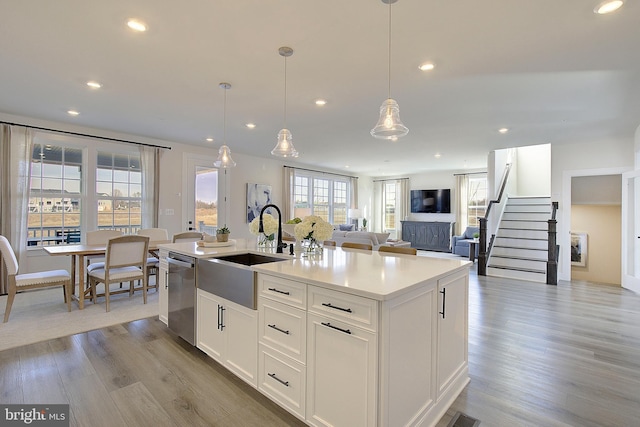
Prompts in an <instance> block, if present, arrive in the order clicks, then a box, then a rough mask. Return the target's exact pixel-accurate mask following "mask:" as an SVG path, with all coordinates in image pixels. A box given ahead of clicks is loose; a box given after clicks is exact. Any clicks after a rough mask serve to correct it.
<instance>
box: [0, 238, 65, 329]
mask: <svg viewBox="0 0 640 427" xmlns="http://www.w3.org/2000/svg"><path fill="white" fill-rule="evenodd" d="M0 252H1V253H2V259H4V263H5V266H6V268H7V270H6V271H7V277H8V283H7V285H8V286H7V306H6V308H5V310H4V323H7V322H8V321H9V314H11V306H12V305H13V300H14V298H15V296H16V293H17V292H18V291H26V290H29V289H38V288H48V287H52V286H62V289H63V295H64V301H65V303H66V304H67V311H71V275H70V274H69V272H68V271H67V270H49V271H41V272H38V273H25V274H18V268H19V267H18V260H17V258H16V254H15V253H14V252H13V249H12V248H11V245H10V244H9V241H8V240H7V238H6V237H4V236H0ZM0 262H2V260H0Z"/></svg>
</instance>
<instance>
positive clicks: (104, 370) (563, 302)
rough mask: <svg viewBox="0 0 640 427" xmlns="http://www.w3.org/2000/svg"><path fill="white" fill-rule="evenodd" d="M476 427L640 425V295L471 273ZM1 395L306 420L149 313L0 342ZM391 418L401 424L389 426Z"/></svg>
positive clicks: (202, 421)
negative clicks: (11, 344)
mask: <svg viewBox="0 0 640 427" xmlns="http://www.w3.org/2000/svg"><path fill="white" fill-rule="evenodd" d="M469 302H470V309H469V362H470V376H471V382H470V384H469V385H468V386H467V387H466V389H465V390H464V391H463V393H462V394H461V395H460V397H459V398H458V399H457V400H456V401H455V403H454V405H453V406H452V408H451V409H450V410H449V411H448V413H447V415H445V416H444V417H443V419H442V420H441V421H440V422H439V423H438V426H439V427H445V426H446V425H447V424H448V422H449V420H450V419H451V417H452V416H453V415H454V413H455V411H461V412H464V413H465V414H467V415H469V416H471V417H474V418H478V419H479V420H480V421H481V422H482V424H481V426H487V427H488V426H536V427H538V426H545V427H546V426H636V425H639V423H640V421H638V420H640V297H639V296H637V295H634V294H633V293H631V292H628V291H625V290H623V289H621V288H619V287H613V286H607V285H596V284H589V283H578V282H573V283H561V284H560V285H559V286H557V287H553V286H547V285H543V284H536V283H528V282H519V281H513V280H502V279H496V278H484V277H480V278H478V277H476V275H475V273H473V274H472V275H471V280H470V298H469ZM0 402H3V403H70V405H71V415H72V418H71V425H72V426H92V427H93V426H100V425H105V426H151V425H153V426H165V425H170V426H184V425H202V426H284V425H291V426H295V425H303V424H302V423H301V422H300V421H298V420H297V419H296V418H294V417H292V416H290V415H289V414H287V413H286V412H285V411H284V410H282V409H280V408H279V407H278V406H277V405H275V404H273V403H271V402H270V401H269V400H268V399H266V398H264V397H263V396H262V395H261V394H260V393H259V392H257V391H255V390H253V389H252V388H251V387H249V386H247V385H245V384H244V383H243V382H242V381H240V380H238V379H237V378H235V377H234V376H233V375H232V374H230V373H228V372H227V371H226V370H225V369H224V368H222V367H220V366H219V365H218V364H217V363H215V362H213V361H212V360H211V359H209V358H208V357H207V356H206V355H204V354H203V353H202V352H200V351H199V350H197V349H195V348H193V347H191V346H190V345H188V344H186V343H185V342H184V341H182V340H181V339H180V338H178V337H176V336H175V335H174V334H173V333H171V332H170V331H168V330H167V328H166V327H165V326H164V324H162V323H160V322H159V321H158V320H157V319H153V318H149V319H143V320H139V321H134V322H130V323H125V324H123V325H118V326H112V327H108V328H104V329H98V330H95V331H91V332H86V333H82V334H78V335H73V336H68V337H63V338H57V339H53V340H50V341H46V342H41V343H37V344H32V345H28V346H24V347H18V348H14V349H11V350H5V351H2V352H0ZM391 427H395V426H391Z"/></svg>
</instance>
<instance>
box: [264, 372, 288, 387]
mask: <svg viewBox="0 0 640 427" xmlns="http://www.w3.org/2000/svg"><path fill="white" fill-rule="evenodd" d="M267 375H269V376H270V377H271V378H273V379H274V380H276V381H278V382H279V383H280V384H282V385H283V386H285V387H289V381H282V380H281V379H280V378H278V377H277V376H276V374H272V373H267Z"/></svg>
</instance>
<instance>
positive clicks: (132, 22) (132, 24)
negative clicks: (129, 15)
mask: <svg viewBox="0 0 640 427" xmlns="http://www.w3.org/2000/svg"><path fill="white" fill-rule="evenodd" d="M127 26H128V27H129V28H131V29H132V30H134V31H140V32H143V31H147V26H146V25H145V24H144V23H143V22H140V21H138V20H136V19H129V21H127Z"/></svg>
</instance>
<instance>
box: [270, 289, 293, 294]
mask: <svg viewBox="0 0 640 427" xmlns="http://www.w3.org/2000/svg"><path fill="white" fill-rule="evenodd" d="M268 289H269V290H270V291H273V292H277V293H279V294H283V295H289V292H288V291H281V290H280V289H276V288H268Z"/></svg>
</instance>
